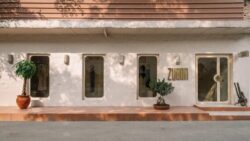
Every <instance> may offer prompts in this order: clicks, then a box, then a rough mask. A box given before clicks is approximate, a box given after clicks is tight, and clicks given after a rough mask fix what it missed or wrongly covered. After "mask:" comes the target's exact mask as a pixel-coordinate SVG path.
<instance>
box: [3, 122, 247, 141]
mask: <svg viewBox="0 0 250 141" xmlns="http://www.w3.org/2000/svg"><path fill="white" fill-rule="evenodd" d="M0 141H250V121H227V122H218V121H217V122H0Z"/></svg>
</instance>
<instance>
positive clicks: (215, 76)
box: [214, 74, 223, 82]
mask: <svg viewBox="0 0 250 141" xmlns="http://www.w3.org/2000/svg"><path fill="white" fill-rule="evenodd" d="M222 80H223V78H222V77H221V75H219V74H216V75H214V81H215V82H222Z"/></svg>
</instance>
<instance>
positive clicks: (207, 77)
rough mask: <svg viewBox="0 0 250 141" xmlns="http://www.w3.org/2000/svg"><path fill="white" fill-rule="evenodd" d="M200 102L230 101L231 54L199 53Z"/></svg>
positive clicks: (198, 83) (198, 88)
mask: <svg viewBox="0 0 250 141" xmlns="http://www.w3.org/2000/svg"><path fill="white" fill-rule="evenodd" d="M196 70H197V74H196V75H197V76H196V79H197V81H196V82H197V90H196V91H197V96H198V98H197V99H198V102H207V103H209V102H210V103H229V102H230V82H231V81H230V80H231V78H230V56H229V55H197V57H196Z"/></svg>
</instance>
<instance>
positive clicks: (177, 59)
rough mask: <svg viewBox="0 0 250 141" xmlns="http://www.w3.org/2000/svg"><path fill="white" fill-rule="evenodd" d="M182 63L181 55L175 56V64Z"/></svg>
mask: <svg viewBox="0 0 250 141" xmlns="http://www.w3.org/2000/svg"><path fill="white" fill-rule="evenodd" d="M180 64H181V57H180V55H177V56H175V65H180Z"/></svg>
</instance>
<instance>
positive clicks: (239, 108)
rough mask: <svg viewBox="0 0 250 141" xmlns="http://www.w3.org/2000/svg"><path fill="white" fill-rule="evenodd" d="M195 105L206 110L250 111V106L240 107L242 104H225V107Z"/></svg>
mask: <svg viewBox="0 0 250 141" xmlns="http://www.w3.org/2000/svg"><path fill="white" fill-rule="evenodd" d="M194 107H196V108H199V109H201V110H204V111H249V112H250V107H240V106H234V105H231V106H223V107H203V106H197V105H195V106H194Z"/></svg>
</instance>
